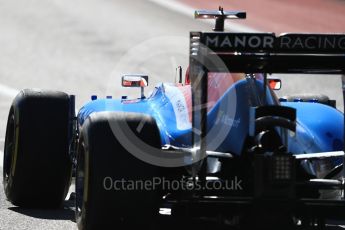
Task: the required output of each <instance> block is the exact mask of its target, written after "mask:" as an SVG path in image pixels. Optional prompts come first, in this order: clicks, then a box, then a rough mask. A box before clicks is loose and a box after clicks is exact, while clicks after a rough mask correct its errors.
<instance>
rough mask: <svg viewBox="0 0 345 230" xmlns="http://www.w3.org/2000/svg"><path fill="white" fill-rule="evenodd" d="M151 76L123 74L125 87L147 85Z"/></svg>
mask: <svg viewBox="0 0 345 230" xmlns="http://www.w3.org/2000/svg"><path fill="white" fill-rule="evenodd" d="M148 85H149V76H147V75H140V74H128V75H123V76H122V86H123V87H147V86H148Z"/></svg>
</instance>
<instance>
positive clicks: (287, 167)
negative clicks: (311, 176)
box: [272, 154, 293, 181]
mask: <svg viewBox="0 0 345 230" xmlns="http://www.w3.org/2000/svg"><path fill="white" fill-rule="evenodd" d="M292 164H293V159H292V157H291V156H289V155H287V154H284V155H277V156H273V170H272V172H273V179H274V180H275V181H287V180H291V179H292V174H293V172H292V170H293V167H292V166H293V165H292Z"/></svg>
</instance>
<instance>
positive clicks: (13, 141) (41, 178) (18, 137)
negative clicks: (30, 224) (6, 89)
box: [3, 90, 71, 208]
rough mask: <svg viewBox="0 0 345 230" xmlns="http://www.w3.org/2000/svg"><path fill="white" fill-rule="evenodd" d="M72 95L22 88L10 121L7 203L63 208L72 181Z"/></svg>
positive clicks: (6, 155)
mask: <svg viewBox="0 0 345 230" xmlns="http://www.w3.org/2000/svg"><path fill="white" fill-rule="evenodd" d="M68 125H69V96H68V95H67V94H65V93H61V92H50V91H39V90H22V91H21V92H20V93H19V94H18V96H17V97H16V98H15V99H14V101H13V103H12V106H11V109H10V112H9V116H8V123H7V130H6V139H5V150H4V165H3V166H4V167H3V183H4V190H5V194H6V196H7V199H8V200H9V201H11V202H12V203H13V204H14V205H17V206H22V207H47V208H55V207H59V206H60V205H61V204H62V202H63V201H64V198H65V195H66V191H68V186H69V182H70V178H71V161H70V158H69V155H68Z"/></svg>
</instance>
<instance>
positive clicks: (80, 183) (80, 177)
mask: <svg viewBox="0 0 345 230" xmlns="http://www.w3.org/2000/svg"><path fill="white" fill-rule="evenodd" d="M84 153H85V151H84V145H83V144H82V145H81V146H80V152H79V154H78V161H77V170H76V181H75V190H76V191H75V193H76V213H77V219H79V218H80V217H81V215H82V212H83V205H84V204H83V203H84V202H83V200H84V178H85V154H84Z"/></svg>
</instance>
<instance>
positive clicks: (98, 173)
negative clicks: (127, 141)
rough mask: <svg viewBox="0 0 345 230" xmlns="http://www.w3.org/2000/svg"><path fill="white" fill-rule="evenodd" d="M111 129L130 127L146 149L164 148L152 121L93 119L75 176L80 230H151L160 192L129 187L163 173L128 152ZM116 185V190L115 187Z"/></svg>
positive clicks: (107, 115)
mask: <svg viewBox="0 0 345 230" xmlns="http://www.w3.org/2000/svg"><path fill="white" fill-rule="evenodd" d="M109 124H117V125H120V126H121V125H126V126H127V127H129V128H130V130H132V131H133V132H135V130H136V129H137V127H138V126H139V124H144V125H143V127H142V129H141V132H140V133H136V136H137V137H138V138H140V140H142V141H143V142H145V143H146V144H148V145H150V146H152V147H156V148H160V147H161V142H160V134H159V131H158V127H157V125H156V122H155V120H154V119H153V118H151V117H149V116H145V115H141V114H135V113H124V112H101V113H94V114H92V115H91V116H90V117H89V118H88V119H87V120H86V122H85V123H84V124H83V126H82V131H81V138H80V143H79V150H78V160H77V173H76V216H77V224H78V228H79V229H81V230H91V229H92V230H95V229H135V228H136V227H138V226H140V227H141V228H142V229H149V228H150V224H151V223H152V221H153V220H154V219H155V216H156V214H157V213H158V208H159V204H158V203H159V200H160V191H159V189H156V190H151V189H145V188H142V187H140V186H139V185H138V186H139V187H129V186H130V182H134V181H137V182H138V183H141V182H145V181H152V180H153V178H154V177H158V176H160V170H161V168H160V167H157V166H153V165H150V164H148V163H145V162H143V161H141V160H139V159H137V158H136V157H135V156H133V155H132V154H130V153H129V152H128V151H127V150H126V146H122V145H121V143H120V142H119V141H118V139H117V138H116V135H114V133H113V130H112V129H111V127H110V125H109ZM115 185H116V186H115Z"/></svg>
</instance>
